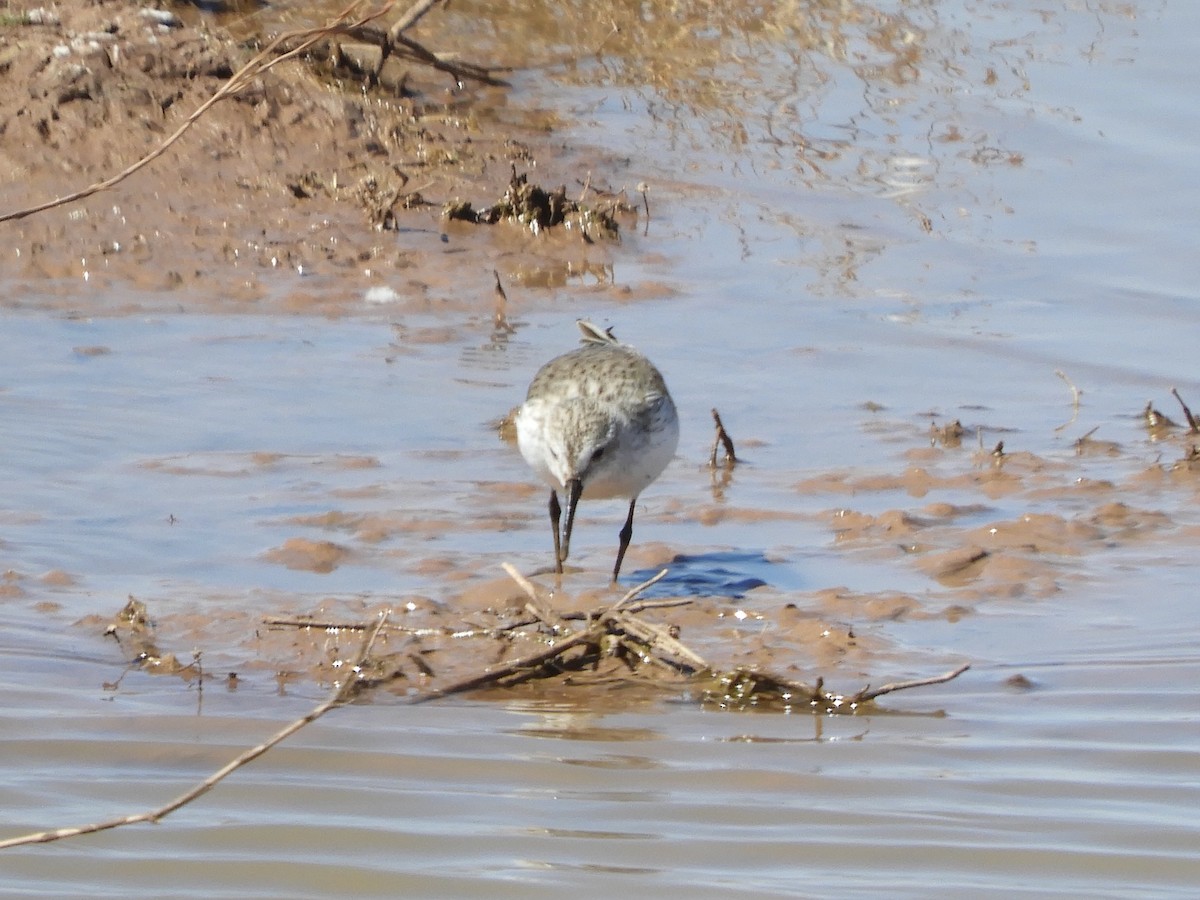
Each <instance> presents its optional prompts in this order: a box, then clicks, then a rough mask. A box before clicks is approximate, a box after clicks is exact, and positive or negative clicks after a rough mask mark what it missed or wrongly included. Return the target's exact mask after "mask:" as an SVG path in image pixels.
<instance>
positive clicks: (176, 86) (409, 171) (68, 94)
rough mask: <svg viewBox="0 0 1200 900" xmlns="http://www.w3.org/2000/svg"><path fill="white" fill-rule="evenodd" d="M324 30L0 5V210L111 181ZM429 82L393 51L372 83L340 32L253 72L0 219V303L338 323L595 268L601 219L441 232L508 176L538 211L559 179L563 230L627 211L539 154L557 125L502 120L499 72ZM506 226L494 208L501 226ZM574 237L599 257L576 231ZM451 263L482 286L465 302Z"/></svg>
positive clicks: (505, 113) (147, 146)
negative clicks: (46, 206)
mask: <svg viewBox="0 0 1200 900" xmlns="http://www.w3.org/2000/svg"><path fill="white" fill-rule="evenodd" d="M401 8H403V5H401ZM399 11H400V10H399V9H396V10H394V11H393V13H392V14H391V18H392V19H395V18H398V16H399ZM335 12H336V11H334V10H330V11H329V16H328V18H332V17H333V15H334V13H335ZM326 18H327V17H325V16H323V15H321V14H320V12H319V11H317V12H316V14H315V15H314V18H313V20H312V21H304V22H301V23H299V24H295V23H291V22H289V19H288V16H287V14H286V12H285V11H278V12H277V11H271V10H257V12H255V14H253V15H250V14H236V11H235V12H230V13H229V14H227V15H225V16H223V17H219V16H213V15H208V14H201V13H200V12H198V11H197V10H196V9H195V8H194V7H192V6H191V5H189V4H179V5H173V6H171V7H169V8H166V9H157V8H152V7H149V6H146V5H144V4H140V3H136V2H123V0H118V2H109V0H87V2H82V3H78V4H67V5H64V6H62V7H61V8H60V7H53V8H52V7H41V6H37V5H35V4H17V5H14V6H10V7H9V8H8V9H7V11H6V13H5V19H4V22H3V28H4V32H5V46H4V51H3V57H2V58H0V69H2V71H3V75H4V79H5V83H6V84H9V85H13V86H19V89H17V90H12V91H9V92H7V93H6V95H5V97H4V98H3V100H2V101H0V129H2V130H3V134H4V138H5V139H4V141H3V143H2V145H0V167H2V169H3V171H4V173H5V177H4V179H3V181H4V183H3V186H2V187H0V213H2V214H11V213H14V212H17V211H20V210H24V209H27V208H29V207H31V206H34V205H36V204H41V203H45V202H47V201H49V200H51V199H53V198H56V197H61V196H63V195H65V194H68V193H71V192H74V191H77V190H81V189H83V188H85V187H87V186H88V185H91V184H93V183H95V182H99V181H102V180H104V179H108V178H111V177H113V176H115V175H117V174H118V173H120V172H121V171H122V170H124V169H125V168H126V167H127V166H130V165H132V164H134V163H135V162H136V161H137V160H139V159H140V158H141V157H143V156H144V155H146V154H149V153H151V152H153V151H155V150H156V149H157V148H159V147H161V146H162V145H163V144H164V142H166V141H167V140H168V138H169V137H170V136H171V135H172V134H173V133H175V132H176V130H177V129H179V128H180V127H181V126H182V125H183V124H184V123H185V122H186V120H187V119H188V117H189V116H191V115H192V114H193V113H195V112H196V111H197V110H198V109H199V108H200V107H201V105H202V104H204V103H205V102H206V101H208V100H209V99H210V98H211V97H212V96H213V95H214V94H216V93H218V92H219V91H220V90H222V88H223V87H224V86H226V85H227V84H228V83H229V82H230V80H231V78H234V77H235V76H236V75H237V73H239V71H240V70H241V69H242V68H243V66H245V65H246V64H247V63H250V62H251V61H252V59H253V58H254V57H255V54H256V53H257V52H258V51H260V50H261V49H263V48H264V47H265V46H267V45H268V43H269V41H270V40H271V39H272V38H274V37H277V36H279V35H280V34H282V33H285V32H289V31H292V30H293V29H294V30H296V31H302V30H305V29H311V28H314V27H317V26H319V25H320V24H321V23H322V22H323V21H326ZM434 18H436V13H434V14H433V16H431V19H434ZM380 21H381V22H384V23H387V22H388V21H389V19H388V18H387V17H385V18H384V19H382V20H380ZM432 31H433V32H434V33H435V34H436V35H437V36H436V37H435V38H434V40H435V41H437V40H443V41H453V40H454V39H453V38H452V37H447V36H445V35H442V34H439V33H438V30H437V28H436V27H433V28H432ZM420 32H421V29H420V28H417V29H414V30H413V34H412V36H413V37H414V38H421V37H423V35H421V33H420ZM299 43H300V38H296V39H292V40H290V41H288V42H287V43H285V44H284V45H283V46H281V47H279V48H277V49H276V51H274V52H271V53H268V54H267V59H270V58H272V57H276V56H279V55H280V53H281V52H282V50H284V49H287V48H289V47H294V46H296V45H297V44H299ZM401 50H403V48H401ZM451 56H452V57H454V58H461V56H462V54H460V53H452V54H451ZM481 62H489V60H481ZM445 65H446V66H447V67H448V68H450V69H451V71H438V70H437V69H435V68H433V67H431V66H429V65H426V64H423V63H421V62H419V61H414V60H413V59H412V56H411V54H410V55H409V56H408V57H407V58H405V57H404V56H403V55H402V54H399V53H397V54H394V55H393V56H392V58H390V59H389V60H388V62H387V63H386V64H385V65H382V66H381V63H380V52H379V48H378V47H374V48H372V46H371V45H370V44H368V43H363V42H362V41H361V40H360V39H358V37H357V36H356V35H353V34H352V35H342V36H340V37H339V36H334V37H331V38H330V39H328V40H323V41H320V42H318V43H317V44H315V45H314V46H313V47H312V48H310V49H309V50H308V51H307V52H306V53H304V54H302V55H300V56H299V57H297V58H294V59H291V60H288V61H285V62H283V63H281V64H279V65H277V66H274V67H272V68H271V69H270V70H269V71H264V72H261V73H258V74H253V73H252V74H253V77H248V78H245V79H244V80H243V81H241V82H239V86H238V89H237V90H235V91H232V92H231V93H230V94H229V96H227V97H225V98H224V99H222V100H220V101H219V102H217V103H216V104H214V105H212V106H211V107H210V108H208V109H207V110H205V111H204V112H203V114H202V115H200V116H199V117H198V120H197V123H196V124H195V126H194V127H192V128H190V129H188V130H187V131H186V133H184V134H183V135H182V136H181V137H180V138H179V139H178V140H177V141H176V142H175V143H174V144H173V145H171V146H170V149H169V150H167V152H166V153H165V154H164V155H163V156H162V157H161V158H159V159H157V160H155V161H154V162H153V163H151V164H150V165H148V166H146V167H144V168H142V169H141V170H140V171H138V172H136V173H135V174H133V175H131V176H130V177H128V178H126V179H124V180H123V181H121V182H120V183H119V184H118V185H117V186H116V187H115V189H113V190H108V191H102V192H100V193H98V194H95V195H93V196H91V197H89V198H86V199H83V200H81V201H77V202H73V203H70V204H66V205H64V206H61V207H58V208H54V209H50V210H47V211H44V212H41V213H38V214H36V215H31V216H28V217H24V218H19V219H16V220H14V221H8V222H5V223H4V225H3V227H4V229H5V237H6V250H5V253H4V254H3V258H2V259H0V279H2V280H3V282H4V284H5V285H6V290H5V294H4V299H3V303H4V304H5V305H6V306H7V307H9V308H17V309H63V310H68V311H72V312H77V313H79V314H82V315H103V314H113V313H118V314H119V313H129V312H136V311H147V310H148V311H171V310H180V311H186V312H250V311H257V312H262V311H274V312H299V313H305V312H315V313H332V314H337V313H345V312H353V311H357V310H363V309H364V308H365V309H367V310H371V309H372V307H371V306H370V305H369V304H364V297H366V296H370V297H372V298H373V299H374V300H375V302H385V303H388V304H391V309H399V310H402V311H403V310H412V309H416V310H423V309H426V308H428V306H429V304H431V303H437V304H439V308H443V309H446V308H457V309H461V308H463V307H464V306H467V305H470V306H472V307H474V306H475V305H477V303H478V300H479V297H478V296H477V295H474V294H470V292H471V291H486V289H487V287H488V284H487V282H486V281H484V280H483V276H484V274H485V273H488V270H489V268H495V267H499V268H500V269H501V270H502V271H504V273H505V275H506V276H508V277H512V278H514V279H518V280H519V279H521V278H523V277H526V276H527V277H528V278H530V279H531V281H532V282H533V283H534V284H546V283H562V281H564V280H565V279H566V278H567V277H569V276H570V277H582V276H584V275H586V273H587V272H588V271H589V270H591V269H595V270H597V271H603V270H604V269H605V268H606V267H607V265H608V263H609V256H608V248H607V246H606V244H607V243H608V242H609V241H611V240H613V239H614V238H615V237H616V234H615V230H614V229H615V228H616V227H617V223H615V222H613V223H608V222H600V223H599V224H597V222H596V221H595V220H594V219H587V220H582V219H581V218H580V217H578V216H577V217H576V219H575V220H573V221H571V222H570V223H568V227H565V228H557V229H555V232H556V233H555V234H554V235H552V236H548V237H547V238H545V239H543V240H540V241H536V242H534V241H531V240H530V234H529V231H528V229H527V228H526V227H524V226H525V225H526V224H528V223H527V222H519V223H515V224H514V225H513V227H512V228H510V229H506V230H505V233H503V234H496V235H489V236H486V237H485V236H482V235H477V231H478V229H477V228H475V227H473V226H471V225H467V224H463V223H462V222H460V221H451V219H450V218H449V217H446V216H444V215H443V209H444V208H446V207H447V206H454V207H456V208H457V209H459V210H460V211H461V210H462V208H463V207H464V206H466V205H468V204H471V203H473V204H474V206H475V208H476V209H480V208H484V207H487V206H489V205H491V204H496V203H497V201H498V200H500V199H501V198H502V197H504V195H505V194H506V192H507V191H508V190H509V188H510V182H511V181H512V180H513V176H514V173H517V174H519V175H520V176H522V177H525V176H527V174H529V175H530V178H529V180H530V181H531V182H539V183H545V185H546V190H547V192H548V193H551V194H552V193H553V192H554V191H555V190H556V189H558V188H559V187H560V186H563V185H570V186H571V198H570V199H566V200H565V201H559V206H558V210H559V219H561V208H562V206H563V205H566V206H568V207H573V206H574V203H575V201H576V199H582V195H587V196H588V197H589V198H590V200H591V202H590V203H589V204H587V210H588V211H589V212H595V211H602V214H603V215H601V214H600V213H597V215H596V219H603V217H604V216H607V215H609V214H614V213H615V214H619V215H624V214H623V213H622V210H624V209H625V204H624V202H623V198H622V195H621V194H620V190H621V187H622V186H621V185H619V184H618V185H616V187H615V188H612V189H611V190H610V191H608V192H606V189H609V188H611V185H610V182H609V178H608V175H603V174H601V172H600V169H601V164H600V163H596V162H595V161H591V160H587V159H585V158H583V157H582V155H580V154H572V153H569V152H565V151H564V148H562V147H558V146H553V145H550V144H548V140H547V138H548V134H549V132H550V129H551V127H552V125H553V123H554V117H553V116H552V115H551V114H548V113H544V112H541V111H536V110H534V111H530V110H520V109H517V108H511V107H509V106H508V104H507V89H506V87H504V83H503V81H502V78H503V75H504V74H505V71H506V70H505V69H504V68H503V67H499V66H498V67H497V68H496V69H495V70H494V71H493V70H485V69H482V68H475V67H472V66H471V65H470V63H469V61H466V60H464V61H462V62H461V63H453V62H451V63H446V64H445ZM463 70H465V72H467V73H468V74H464V73H463ZM472 74H474V75H475V76H476V77H472ZM547 148H550V149H549V150H548V149H547ZM551 150H552V152H551ZM593 164H595V166H596V168H597V174H596V178H595V181H594V183H593V182H589V180H588V173H589V171H590V168H591V167H592V165H593ZM585 185H586V189H585V187H584V186H585ZM526 192H528V189H526ZM549 203H550V200H548V199H545V198H543V206H548V205H549ZM522 211H527V210H520V209H516V210H514V209H512V208H511V204H510V206H508V207H501V208H500V209H499V211H497V212H496V213H495V217H496V218H499V217H500V216H501V215H502V214H504V213H513V214H516V213H519V212H522ZM461 218H463V216H461V215H460V216H457V217H456V219H461ZM626 218H627V221H628V222H632V221H634V219H633V218H632V217H626ZM543 224H545V223H543ZM571 226H574V227H571ZM589 229H590V230H592V231H593V235H594V238H595V239H594V240H593V235H588V234H583V233H581V232H586V231H588V230H589ZM558 232H566V233H563V234H558ZM463 252H469V253H470V254H471V255H472V261H473V262H472V266H471V270H472V272H473V273H478V275H479V282H478V283H477V284H476V283H472V284H470V285H467V286H466V290H465V291H464V290H463V287H464V286H463V284H462V257H461V255H460V254H462V253H463ZM372 288H374V289H376V293H374V294H370V293H369V292H370V291H371V290H372ZM464 293H465V294H468V296H465V297H464ZM485 296H486V295H485Z"/></svg>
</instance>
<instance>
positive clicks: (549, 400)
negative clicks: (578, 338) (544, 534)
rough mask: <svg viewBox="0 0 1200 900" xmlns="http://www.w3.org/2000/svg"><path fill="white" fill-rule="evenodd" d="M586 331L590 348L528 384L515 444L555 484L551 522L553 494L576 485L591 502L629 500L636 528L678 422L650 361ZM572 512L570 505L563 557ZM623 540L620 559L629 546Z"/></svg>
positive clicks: (559, 360) (670, 452)
mask: <svg viewBox="0 0 1200 900" xmlns="http://www.w3.org/2000/svg"><path fill="white" fill-rule="evenodd" d="M580 328H581V329H582V330H583V333H584V345H583V346H582V347H580V348H579V349H577V350H572V351H571V352H570V353H565V354H563V355H562V356H559V357H556V358H555V359H552V360H550V362H548V363H546V364H545V365H544V366H542V368H541V369H540V370H539V371H538V373H537V374H536V375H535V376H534V378H533V381H532V382H531V383H530V385H529V391H528V394H527V395H526V398H525V403H524V404H523V405H522V406H521V409H520V410H519V412H518V413H517V418H516V428H517V444H518V446H519V447H520V449H521V455H522V456H524V457H525V461H526V462H528V463H529V465H530V467H531V468H532V469H533V470H534V472H535V473H537V475H538V476H539V477H540V478H541V479H542V480H543V481H545V482H546V483H547V484H549V485H550V487H551V490H552V496H551V519H552V520H555V519H556V513H555V509H556V507H557V505H558V504H557V495H556V494H554V493H553V492H555V491H560V490H561V491H564V492H566V493H567V496H568V500H569V498H570V490H571V484H572V482H578V484H579V486H580V488H579V495H580V496H582V497H586V498H588V499H604V498H609V497H627V498H629V499H630V501H631V504H630V516H629V520H628V521H627V523H626V526H627V529H629V530H631V529H632V520H633V505H632V501H634V500H636V498H637V496H638V494H640V493H641V492H642V491H643V490H644V489H645V488H646V487H647V486H648V485H649V484H650V483H651V482H653V481H654V480H655V479H656V478H658V476H659V475H661V474H662V471H663V469H665V468H666V467H667V463H669V462H670V461H671V457H672V456H674V454H675V448H676V447H677V446H678V443H679V419H678V416H677V414H676V411H675V404H674V402H673V401H672V400H671V394H670V392H669V391H668V390H667V385H666V383H665V382H664V381H663V377H662V374H661V373H660V372H659V371H658V369H656V368H655V367H654V365H653V364H652V363H651V362H650V360H648V359H646V357H645V356H643V355H642V354H641V353H639V352H638V351H637V350H635V349H633V348H632V347H630V346H628V345H626V344H621V343H619V342H617V341H616V339H614V338H613V337H612V336H611V335H610V334H609V333H607V332H605V331H601V330H599V329H597V328H596V327H595V326H593V325H591V324H590V323H587V322H580ZM573 515H574V506H573V504H569V505H568V516H567V530H566V533H565V535H564V541H563V544H564V547H563V553H562V555H563V557H564V558H565V556H566V552H567V549H568V547H569V541H570V527H571V520H572V518H573ZM557 534H558V531H557V524H556V525H555V535H556V538H557ZM622 538H623V543H622V548H621V551H620V554H621V555H623V554H624V544H625V543H627V540H625V538H624V534H623V535H622ZM620 558H621V556H620V555H619V556H618V561H617V567H616V568H617V570H618V571H619V568H620ZM557 562H558V563H559V564H560V565H561V560H558V561H557ZM615 577H616V571H614V578H615Z"/></svg>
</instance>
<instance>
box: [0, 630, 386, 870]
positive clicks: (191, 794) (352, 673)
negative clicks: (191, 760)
mask: <svg viewBox="0 0 1200 900" xmlns="http://www.w3.org/2000/svg"><path fill="white" fill-rule="evenodd" d="M387 618H388V614H387V613H386V612H385V613H384V614H383V615H381V616H380V617H379V621H378V622H377V623H376V625H375V628H374V630H373V631H372V632H371V633H370V635H368V636H367V638H366V640H365V641H363V645H362V648H361V649H360V650H359V652H358V655H357V657H356V658H355V661H354V662H353V663H352V664H351V665H350V667H349V668H348V670H347V677H346V679H345V680H344V681H343V682H342V683H341V684H340V685H338V687H337V689H336V690H335V691H334V692H333V693H332V694H331V695H330V696H329V699H327V700H326V701H325V702H323V703H321V704H319V705H317V706H315V707H314V708H313V709H312V710H311V711H309V712H308V713H307V714H306V715H304V716H301V717H300V718H299V719H297V720H296V721H294V722H292V723H291V724H290V725H288V726H287V727H286V728H283V729H281V730H280V731H277V732H276V733H275V734H274V735H272V736H271V737H270V738H268V739H267V740H265V741H263V742H262V743H261V744H259V745H258V746H256V747H251V748H250V749H249V750H247V751H245V752H244V753H242V754H240V755H239V756H237V757H236V758H235V759H233V760H231V761H230V762H229V763H227V764H226V765H225V766H223V767H222V768H220V769H218V770H217V771H216V772H213V774H211V775H209V776H208V777H207V778H205V779H204V780H203V781H201V782H200V783H199V784H197V785H195V786H194V787H192V788H191V789H190V790H187V791H185V792H184V793H182V794H180V795H179V796H178V797H176V798H175V799H174V800H172V801H171V802H170V803H167V804H166V805H164V806H160V807H158V809H153V810H150V811H149V812H143V813H135V814H134V815H130V816H118V817H116V818H114V819H108V820H106V821H103V822H96V823H94V824H91V825H79V826H74V827H70V828H56V829H55V830H53V831H40V832H36V833H34V834H26V835H21V836H20V837H15V838H9V839H7V840H2V841H0V850H4V849H7V848H8V847H19V846H22V845H24V844H45V843H49V842H50V841H57V840H61V839H62V838H69V837H78V836H79V835H81V834H95V833H96V832H98V831H107V830H109V829H111V828H118V827H120V826H122V825H136V824H137V823H139V822H155V823H157V822H159V821H160V820H162V819H163V818H165V817H166V816H168V815H170V814H171V813H173V812H175V810H177V809H179V808H181V807H183V806H186V805H187V804H188V803H191V802H192V801H193V800H195V799H196V798H197V797H201V796H203V795H204V794H207V793H208V792H209V791H210V790H212V789H213V788H214V787H216V785H217V784H218V783H219V782H221V781H222V780H224V779H225V778H226V777H228V776H229V775H232V774H233V773H234V772H236V771H237V770H238V769H240V768H241V767H242V766H244V765H246V764H247V763H250V762H253V761H254V760H256V759H258V757H260V756H262V755H263V754H264V753H266V752H267V751H268V750H270V749H271V748H272V747H274V746H275V745H276V744H278V743H280V742H281V741H283V740H285V739H286V738H288V737H291V736H292V735H293V734H295V733H296V732H297V731H299V730H300V729H301V728H303V727H304V726H305V725H308V724H309V723H310V722H315V721H316V720H317V719H319V718H320V717H321V716H323V715H325V713H327V712H329V710H331V709H333V708H334V707H335V706H341V705H342V704H343V703H345V702H346V701H347V700H349V699H350V698H351V697H352V696H353V694H354V693H355V692H356V691H357V690H358V689H359V688H360V687H361V686H362V682H360V681H359V677H358V676H359V673H360V672H361V671H362V668H363V663H364V662H365V660H366V658H367V655H368V654H369V653H370V652H371V647H372V646H373V645H374V643H375V639H376V638H377V637H379V633H380V632H381V631H382V630H383V627H384V625H385V624H386V623H387Z"/></svg>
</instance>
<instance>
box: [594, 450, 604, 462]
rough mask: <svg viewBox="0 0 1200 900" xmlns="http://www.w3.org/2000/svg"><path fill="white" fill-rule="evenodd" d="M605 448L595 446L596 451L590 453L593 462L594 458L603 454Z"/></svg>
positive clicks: (596, 458)
mask: <svg viewBox="0 0 1200 900" xmlns="http://www.w3.org/2000/svg"><path fill="white" fill-rule="evenodd" d="M605 449H606V448H605V447H597V448H596V452H595V453H593V454H592V462H595V461H596V460H598V459H600V458H601V457H602V456H604V451H605Z"/></svg>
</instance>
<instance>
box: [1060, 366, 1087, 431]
mask: <svg viewBox="0 0 1200 900" xmlns="http://www.w3.org/2000/svg"><path fill="white" fill-rule="evenodd" d="M1054 374H1055V375H1057V376H1058V377H1059V378H1061V379H1062V380H1063V382H1064V383H1065V384H1066V386H1067V387H1068V388H1070V389H1071V405H1072V412H1071V418H1070V419H1068V420H1067V421H1066V422H1063V423H1062V424H1061V425H1059V426H1058V427H1057V428H1055V429H1054V430H1055V431H1062V430H1063V429H1064V428H1066V427H1067V426H1069V425H1072V424H1074V422H1075V420H1076V419H1078V418H1079V398H1080V397H1081V396H1083V391H1081V390H1079V388H1077V387H1075V385H1074V384H1073V383H1072V382H1071V379H1070V378H1068V377H1067V375H1066V373H1065V372H1064V371H1063V370H1062V369H1055V370H1054Z"/></svg>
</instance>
